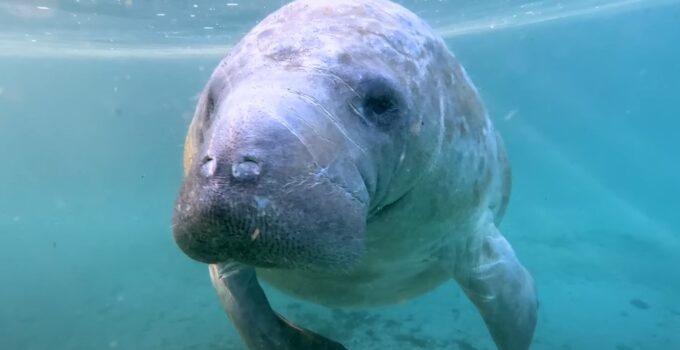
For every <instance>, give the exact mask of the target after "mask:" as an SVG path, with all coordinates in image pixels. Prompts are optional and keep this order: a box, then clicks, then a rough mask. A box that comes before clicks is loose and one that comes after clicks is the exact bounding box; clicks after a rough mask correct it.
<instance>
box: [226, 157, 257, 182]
mask: <svg viewBox="0 0 680 350" xmlns="http://www.w3.org/2000/svg"><path fill="white" fill-rule="evenodd" d="M261 171H262V168H261V167H260V164H259V163H258V162H257V161H256V160H255V159H253V158H251V157H243V158H242V159H241V161H239V162H234V164H233V165H232V166H231V175H232V176H233V177H234V179H235V180H238V181H255V180H257V178H258V177H259V176H260V172H261Z"/></svg>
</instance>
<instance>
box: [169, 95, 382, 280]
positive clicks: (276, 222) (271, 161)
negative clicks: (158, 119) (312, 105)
mask: <svg viewBox="0 0 680 350" xmlns="http://www.w3.org/2000/svg"><path fill="white" fill-rule="evenodd" d="M269 103H272V102H271V101H269ZM275 103H277V104H278V105H279V106H280V108H278V109H279V110H282V111H286V110H291V108H292V107H290V105H291V104H295V103H300V102H299V101H287V100H286V99H282V100H280V101H278V102H275ZM275 113H276V115H274V114H275ZM215 114H216V115H214V116H212V119H213V120H212V123H211V124H210V126H207V123H206V126H205V127H203V128H202V130H201V129H199V130H195V131H194V132H196V133H200V137H196V138H197V139H202V142H201V144H200V145H198V146H197V147H196V151H195V154H193V155H191V157H190V158H191V159H192V160H191V164H190V166H189V169H188V171H187V172H186V176H185V179H184V182H183V185H182V188H181V191H180V194H179V196H178V199H177V202H176V205H175V211H174V218H173V233H174V238H175V241H176V242H177V244H178V245H179V247H180V248H181V249H182V251H183V252H184V253H185V254H187V255H188V256H190V257H191V258H193V259H195V260H198V261H200V262H204V263H218V262H225V261H238V262H241V263H246V264H250V265H253V266H257V267H279V268H302V269H305V268H307V269H336V268H337V269H345V268H347V267H348V266H351V265H352V264H353V263H354V262H355V261H356V260H357V258H358V257H359V256H360V255H361V254H362V249H363V239H362V238H363V233H364V229H365V223H366V213H367V211H368V210H367V193H366V187H365V184H364V183H363V181H362V179H361V176H360V174H359V172H358V170H356V169H353V170H347V169H348V168H350V169H351V168H352V166H351V165H350V166H349V167H348V166H347V163H343V162H342V159H343V157H342V150H341V149H336V152H338V154H337V155H336V156H334V157H331V158H332V159H334V161H331V162H327V163H320V161H319V155H318V154H316V153H314V152H315V150H314V149H310V148H313V147H314V145H313V143H314V142H315V141H314V139H312V138H309V137H307V138H305V135H316V134H314V130H311V129H310V124H309V123H301V122H297V123H296V120H295V119H292V120H291V119H290V118H288V117H287V115H286V113H285V112H281V113H277V112H276V111H271V110H268V111H262V110H261V109H259V108H258V106H257V105H249V104H248V101H245V102H244V101H243V100H240V101H239V102H238V103H233V104H232V105H222V106H220V107H219V110H217V111H216V112H215ZM298 117H299V115H298ZM325 142H328V140H326V141H325ZM331 158H329V159H331ZM341 164H342V165H341Z"/></svg>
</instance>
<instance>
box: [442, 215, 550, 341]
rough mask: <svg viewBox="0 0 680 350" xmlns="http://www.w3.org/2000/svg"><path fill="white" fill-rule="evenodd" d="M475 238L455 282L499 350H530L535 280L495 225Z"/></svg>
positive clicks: (457, 271) (534, 313)
mask: <svg viewBox="0 0 680 350" xmlns="http://www.w3.org/2000/svg"><path fill="white" fill-rule="evenodd" d="M482 230H483V231H484V232H479V234H475V235H474V237H472V238H471V241H470V242H469V244H468V247H467V249H468V251H467V252H466V253H465V254H462V256H461V259H464V260H465V261H459V264H458V266H457V269H456V272H455V276H454V277H455V279H456V281H457V282H458V284H459V285H460V286H461V287H462V289H463V290H464V292H465V294H466V295H467V297H468V298H469V299H470V300H471V301H472V302H473V303H474V304H475V306H476V307H477V309H478V310H479V312H480V314H481V315H482V318H483V319H484V322H485V323H486V326H487V328H488V329H489V332H490V333H491V336H492V337H493V340H494V342H495V343H496V346H497V347H498V349H499V350H527V349H529V345H530V344H531V339H532V337H533V334H534V329H535V327H536V317H537V311H538V301H537V298H536V290H535V288H534V280H533V278H532V277H531V275H530V274H529V272H528V271H527V270H526V269H525V268H524V266H522V264H521V263H520V262H519V260H518V259H517V257H516V256H515V252H514V251H513V249H512V247H511V246H510V244H509V243H508V241H506V240H505V238H504V237H503V236H502V235H501V233H500V232H499V231H498V229H497V228H496V226H495V225H494V224H493V223H489V224H487V225H485V226H484V227H483V228H482Z"/></svg>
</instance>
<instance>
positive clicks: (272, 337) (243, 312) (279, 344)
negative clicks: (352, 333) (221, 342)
mask: <svg viewBox="0 0 680 350" xmlns="http://www.w3.org/2000/svg"><path fill="white" fill-rule="evenodd" d="M210 279H211V280H212V283H213V286H214V287H215V289H216V290H217V295H218V296H219V298H220V302H221V303H222V306H223V307H224V310H225V311H226V313H227V315H229V318H230V319H231V321H232V322H233V323H234V325H235V326H236V329H237V330H238V331H239V333H240V334H241V337H242V338H243V340H244V342H245V343H246V345H247V346H248V349H250V350H279V349H280V350H346V348H345V347H344V346H342V345H341V344H339V343H337V342H335V341H333V340H330V339H327V338H324V337H323V336H321V335H319V334H316V333H314V332H312V331H309V330H306V329H303V328H300V327H298V326H296V325H294V324H292V323H291V322H290V321H288V320H286V319H284V318H283V317H281V316H280V315H278V314H277V313H276V312H274V310H272V308H271V306H270V304H269V301H268V300H267V297H266V296H265V294H264V291H263V290H262V287H261V286H260V284H259V282H258V281H257V275H256V273H255V269H254V268H252V267H250V266H246V265H241V264H237V263H224V264H215V265H210Z"/></svg>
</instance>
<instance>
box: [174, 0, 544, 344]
mask: <svg viewBox="0 0 680 350" xmlns="http://www.w3.org/2000/svg"><path fill="white" fill-rule="evenodd" d="M184 169H185V174H184V175H185V176H184V180H183V183H182V186H181V189H180V193H179V196H178V199H177V201H176V204H175V208H174V215H173V235H174V239H175V241H176V243H177V245H178V246H179V248H180V249H181V250H182V251H183V252H184V253H185V254H186V255H188V256H189V257H191V258H192V259H194V260H197V261H199V262H203V263H206V264H209V271H210V276H211V279H212V283H213V286H214V288H215V289H216V290H217V294H218V296H219V299H220V301H221V303H222V305H223V307H224V309H225V311H226V313H227V314H228V316H229V318H230V319H231V320H232V322H233V324H234V326H235V328H236V329H237V330H238V331H239V333H240V335H241V337H242V339H243V341H244V342H245V344H246V345H247V347H248V348H249V349H266V350H269V349H291V350H292V349H297V350H299V349H314V350H318V349H345V347H344V346H343V345H341V344H340V343H339V342H337V341H334V340H331V339H329V338H327V337H324V336H323V335H321V334H318V333H316V332H313V331H311V330H308V329H306V328H303V327H301V326H298V325H295V324H293V323H292V322H290V321H288V320H286V319H285V318H284V317H283V316H281V315H279V314H278V313H276V312H275V311H274V310H273V309H272V307H271V306H270V304H269V302H268V300H267V297H266V295H265V293H264V292H263V289H262V288H261V285H260V282H259V281H260V280H264V281H266V282H267V283H269V284H270V285H272V286H274V287H275V288H278V289H280V290H282V291H283V292H285V293H287V294H290V295H292V296H294V297H297V298H301V299H304V300H308V301H311V302H314V303H318V304H322V305H327V306H332V307H343V306H348V307H349V306H352V307H370V306H376V305H385V304H390V303H398V302H402V301H404V300H408V299H410V298H413V297H416V296H418V295H421V294H423V293H424V292H427V291H429V290H431V289H433V288H435V287H437V286H439V285H441V284H442V283H445V282H447V281H449V280H451V279H453V280H455V281H456V282H457V283H458V284H459V285H460V287H461V288H462V290H463V291H464V293H465V294H466V295H467V297H468V298H469V299H470V300H471V301H472V302H473V304H474V305H475V306H476V308H477V309H478V311H479V313H480V314H481V316H482V318H483V320H484V322H485V324H486V326H487V328H488V330H489V332H490V334H491V337H492V338H493V340H494V342H495V344H496V345H497V347H498V349H502V350H519V349H527V348H529V345H530V343H531V340H532V337H533V332H534V328H535V325H536V318H537V308H538V303H537V298H536V292H535V287H534V282H533V279H532V277H531V275H530V274H529V273H528V271H527V270H526V269H525V268H524V267H523V266H522V265H521V263H520V262H519V260H518V258H517V257H516V255H515V253H514V251H513V249H512V247H511V246H510V244H509V243H508V241H507V240H506V239H505V238H504V237H503V235H502V234H501V232H500V231H499V229H498V226H499V223H500V222H501V219H502V217H503V214H504V212H505V210H506V207H507V204H508V200H509V196H510V188H511V170H510V164H509V162H508V158H507V155H506V150H505V147H504V145H503V141H502V139H501V136H500V135H499V133H498V132H497V131H496V129H495V128H494V125H493V124H492V122H491V120H490V119H489V117H488V114H487V112H486V110H485V107H484V106H483V104H482V102H481V99H480V96H479V94H478V92H477V90H476V89H475V87H474V86H473V84H472V83H471V82H470V79H469V78H468V76H467V74H466V72H465V70H464V69H463V67H462V66H461V65H460V63H459V62H458V60H457V59H456V58H455V56H454V55H453V54H452V53H451V52H450V51H449V50H448V48H447V47H446V45H445V43H444V41H443V40H442V38H441V37H439V36H438V35H437V34H435V32H434V31H433V30H432V28H431V27H429V26H428V25H427V24H426V23H425V22H424V21H423V20H422V19H420V18H419V17H417V16H416V15H415V14H413V13H412V12H410V11H409V10H407V9H405V8H403V7H402V6H400V5H397V4H395V3H392V2H389V1H387V0H343V1H322V0H298V1H294V2H292V3H289V4H287V5H285V6H283V7H282V8H281V9H279V10H278V11H276V12H274V13H273V14H271V15H269V16H268V17H266V19H264V20H263V21H262V22H260V23H259V24H258V25H257V26H255V27H254V29H252V30H251V31H250V32H249V33H248V34H246V35H245V37H244V38H243V39H242V40H241V41H240V42H239V43H238V44H237V45H236V46H234V47H233V49H232V50H230V52H229V53H228V55H227V56H226V57H225V58H224V59H223V60H222V61H221V62H220V63H219V65H218V66H217V67H216V69H215V70H214V72H213V73H212V75H211V77H210V79H209V81H208V83H207V85H206V87H205V89H204V90H203V92H202V94H201V96H200V98H199V101H198V104H197V108H196V112H195V115H194V118H193V120H192V121H191V124H190V126H189V130H188V134H187V137H186V141H185V150H184Z"/></svg>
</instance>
